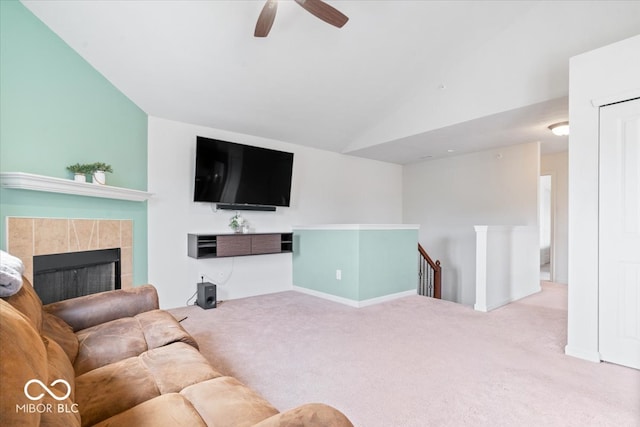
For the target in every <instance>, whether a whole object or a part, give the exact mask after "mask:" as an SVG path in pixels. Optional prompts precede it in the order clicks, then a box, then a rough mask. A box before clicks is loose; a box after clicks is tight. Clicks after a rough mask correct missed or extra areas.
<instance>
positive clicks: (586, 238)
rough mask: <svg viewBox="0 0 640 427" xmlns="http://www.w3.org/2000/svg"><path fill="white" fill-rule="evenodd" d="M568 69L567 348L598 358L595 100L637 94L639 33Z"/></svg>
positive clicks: (578, 60) (580, 58)
mask: <svg viewBox="0 0 640 427" xmlns="http://www.w3.org/2000/svg"><path fill="white" fill-rule="evenodd" d="M569 69H570V73H569V121H570V123H571V135H570V136H569V272H568V278H569V303H568V309H569V313H568V331H567V346H566V348H565V352H566V353H567V354H570V355H572V356H576V357H581V358H584V359H588V360H593V361H599V360H600V355H599V352H598V310H599V304H598V262H599V261H598V250H599V247H598V231H597V230H598V225H599V217H598V150H599V143H598V129H599V128H598V126H599V109H598V108H597V105H598V104H600V103H602V102H606V103H611V102H618V101H623V100H625V99H630V98H631V97H638V96H640V80H639V79H638V76H640V36H636V37H632V38H630V39H626V40H623V41H620V42H618V43H614V44H612V45H609V46H606V47H603V48H601V49H597V50H594V51H591V52H587V53H585V54H582V55H579V56H575V57H573V58H571V61H570V66H569ZM594 105H595V106H594Z"/></svg>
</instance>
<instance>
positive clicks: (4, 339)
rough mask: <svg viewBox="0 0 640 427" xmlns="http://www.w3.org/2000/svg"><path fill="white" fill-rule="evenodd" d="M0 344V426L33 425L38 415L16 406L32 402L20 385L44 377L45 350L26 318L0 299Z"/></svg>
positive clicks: (45, 370) (45, 368)
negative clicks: (0, 344)
mask: <svg viewBox="0 0 640 427" xmlns="http://www.w3.org/2000/svg"><path fill="white" fill-rule="evenodd" d="M23 288H24V286H23ZM0 343H2V346H1V347H0V361H2V363H1V364H0V396H1V397H2V398H1V399H0V425H3V426H12V425H20V426H30V425H35V426H37V425H39V424H40V419H41V414H40V413H38V412H30V411H21V410H19V408H18V406H17V405H28V404H32V403H34V402H33V401H31V400H29V399H28V398H27V397H26V396H25V393H24V386H25V384H26V383H27V382H28V381H30V380H32V379H37V380H39V381H42V382H44V381H46V380H47V352H46V349H45V346H44V343H43V342H42V339H41V337H40V335H39V334H38V332H37V331H36V330H35V329H34V327H33V325H32V323H31V322H30V321H29V320H28V319H27V317H26V316H24V315H23V314H22V313H20V312H19V311H18V310H16V309H15V308H13V307H12V306H11V305H10V304H9V303H7V302H5V301H3V300H1V299H0ZM35 393H36V392H34V395H36V394H35Z"/></svg>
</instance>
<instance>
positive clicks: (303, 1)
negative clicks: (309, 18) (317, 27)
mask: <svg viewBox="0 0 640 427" xmlns="http://www.w3.org/2000/svg"><path fill="white" fill-rule="evenodd" d="M296 3H298V4H299V5H300V6H302V7H303V8H304V9H305V10H306V11H307V12H309V13H311V14H312V15H314V16H316V17H318V18H320V19H322V20H323V21H324V22H326V23H329V24H331V25H333V26H335V27H338V28H342V26H343V25H344V24H346V23H347V21H348V20H349V18H348V17H347V16H346V15H344V14H343V13H342V12H340V11H339V10H337V9H335V8H334V7H332V6H329V5H328V4H327V3H325V2H323V1H322V0H296Z"/></svg>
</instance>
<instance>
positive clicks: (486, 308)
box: [473, 285, 542, 313]
mask: <svg viewBox="0 0 640 427" xmlns="http://www.w3.org/2000/svg"><path fill="white" fill-rule="evenodd" d="M541 290H542V287H541V286H540V285H538V286H537V287H534V288H532V289H529V290H527V291H524V292H522V293H520V294H518V295H516V296H513V297H510V298H507V299H505V300H503V301H500V302H498V303H495V304H491V305H487V304H478V303H475V304H474V305H473V309H474V310H476V311H482V312H484V313H488V312H489V311H492V310H495V309H496V308H500V307H502V306H505V305H507V304H511V303H512V302H515V301H518V300H521V299H522V298H526V297H528V296H530V295H533V294H537V293H538V292H540V291H541Z"/></svg>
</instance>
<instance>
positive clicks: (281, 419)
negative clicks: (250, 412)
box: [253, 403, 353, 427]
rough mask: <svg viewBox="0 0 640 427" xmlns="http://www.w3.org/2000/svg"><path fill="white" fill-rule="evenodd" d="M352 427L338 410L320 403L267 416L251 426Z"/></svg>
mask: <svg viewBox="0 0 640 427" xmlns="http://www.w3.org/2000/svg"><path fill="white" fill-rule="evenodd" d="M284 426H287V427H293V426H313V427H353V424H351V421H349V419H348V418H347V417H346V416H345V415H344V414H343V413H342V412H340V411H338V410H337V409H335V408H332V407H331V406H329V405H324V404H322V403H308V404H306V405H301V406H298V407H297V408H293V409H290V410H288V411H286V412H282V413H280V414H278V415H274V416H272V417H269V418H267V419H266V420H264V421H261V422H259V423H258V424H256V425H255V426H253V427H284Z"/></svg>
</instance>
